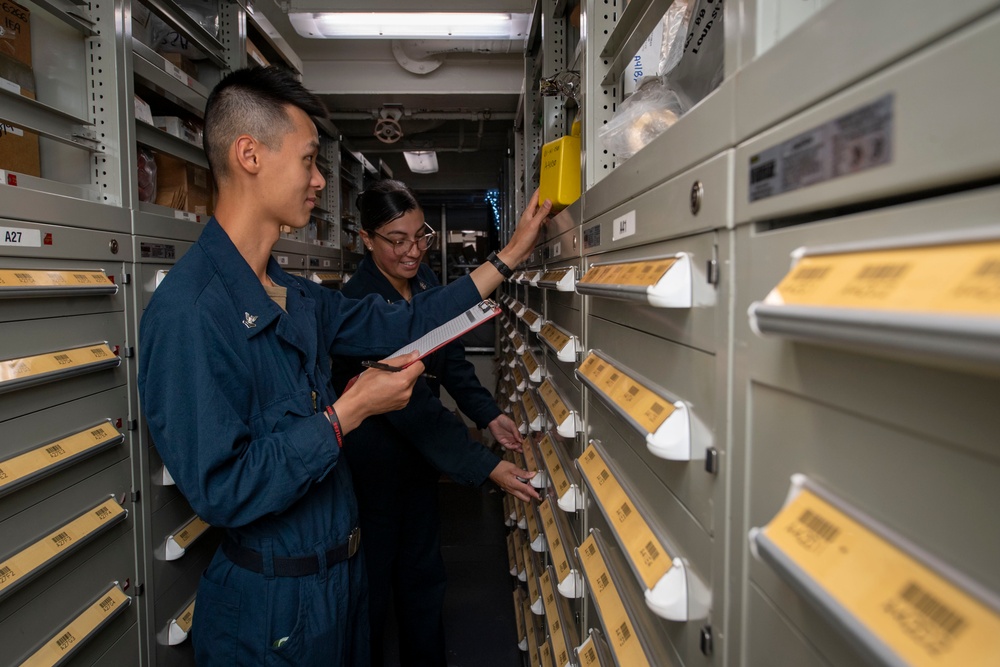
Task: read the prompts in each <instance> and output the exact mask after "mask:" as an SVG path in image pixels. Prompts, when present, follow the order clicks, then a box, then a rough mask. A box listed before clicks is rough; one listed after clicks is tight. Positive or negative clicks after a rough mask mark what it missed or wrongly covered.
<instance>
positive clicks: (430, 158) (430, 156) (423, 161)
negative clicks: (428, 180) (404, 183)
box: [403, 151, 438, 174]
mask: <svg viewBox="0 0 1000 667" xmlns="http://www.w3.org/2000/svg"><path fill="white" fill-rule="evenodd" d="M403 157H405V158H406V166H407V167H409V168H410V171H412V172H413V173H414V174H433V173H435V172H437V170H438V156H437V153H435V152H434V151H403Z"/></svg>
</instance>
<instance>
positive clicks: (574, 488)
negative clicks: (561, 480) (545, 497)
mask: <svg viewBox="0 0 1000 667" xmlns="http://www.w3.org/2000/svg"><path fill="white" fill-rule="evenodd" d="M546 435H548V438H549V442H550V443H551V444H552V455H554V456H555V459H556V460H555V461H552V460H550V457H549V456H545V452H544V449H543V448H542V446H541V441H539V447H538V450H539V453H540V454H541V455H542V456H541V459H542V465H543V466H545V472H546V474H547V475H548V477H549V480H553V479H554V477H555V476H554V475H553V473H552V469H553V467H554V466H555V464H557V463H558V464H559V468H560V470H561V471H562V473H563V474H564V475H565V476H566V480H567V482H568V483H569V488H568V489H567V490H566V491H565V492H564V493H563V494H562V495H561V496H559V495H557V496H556V505H558V507H559V509H561V510H562V511H563V512H566V513H573V512H580V511H582V510H583V509H584V505H583V494H582V493H581V489H580V480H579V479H578V478H577V474H576V468H575V467H574V466H572V465H568V464H567V462H568V459H567V457H566V454H565V453H564V452H563V451H562V446H561V445H560V444H559V442H557V441H556V440H555V439H554V438H553V437H552V436H551V434H546ZM543 438H544V436H543ZM553 492H554V493H556V494H558V490H557V489H555V488H553Z"/></svg>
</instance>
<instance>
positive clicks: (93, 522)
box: [0, 461, 135, 619]
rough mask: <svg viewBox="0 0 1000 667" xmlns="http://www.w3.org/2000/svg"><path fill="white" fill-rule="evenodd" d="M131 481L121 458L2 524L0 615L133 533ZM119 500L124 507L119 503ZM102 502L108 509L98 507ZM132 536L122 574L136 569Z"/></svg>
mask: <svg viewBox="0 0 1000 667" xmlns="http://www.w3.org/2000/svg"><path fill="white" fill-rule="evenodd" d="M130 480H131V469H130V466H129V463H128V461H122V462H120V463H118V464H116V465H114V466H112V467H110V468H107V469H105V470H103V471H101V472H99V473H97V474H95V475H93V476H91V477H88V478H87V479H85V480H83V481H81V482H79V483H77V484H74V485H73V486H70V487H67V488H66V489H64V490H62V491H60V492H59V493H56V494H55V495H53V496H50V497H49V498H47V499H46V500H44V501H42V502H39V503H37V504H35V505H33V506H32V507H30V508H28V509H25V510H24V511H22V512H19V513H18V514H16V515H14V516H12V517H10V518H8V519H6V520H4V521H3V523H2V524H0V532H2V533H3V535H4V545H3V552H2V554H0V561H2V562H3V565H0V569H2V568H9V571H7V572H6V577H5V581H4V582H2V583H0V586H2V587H3V588H2V589H0V619H2V618H6V617H7V616H8V615H9V614H11V613H13V612H14V611H15V610H17V609H18V608H20V607H21V606H22V605H23V604H25V602H26V601H27V600H30V599H32V598H34V597H36V596H38V595H39V594H40V592H41V591H44V590H46V589H47V588H49V587H50V586H53V585H56V583H57V582H58V581H59V580H60V579H62V578H63V577H64V576H66V575H67V573H69V572H71V571H73V570H75V569H76V568H78V567H80V566H81V564H82V563H84V562H85V561H87V560H89V559H90V558H91V557H92V556H93V555H94V554H95V553H97V552H98V551H101V550H102V549H104V547H106V546H107V545H108V544H110V543H111V542H115V541H120V539H121V536H122V535H125V534H128V535H131V527H132V523H133V518H132V517H131V516H130V515H129V511H131V503H129V502H128V500H127V498H128V496H127V494H128V490H129V489H130ZM112 496H116V499H112ZM123 498H125V503H126V504H125V505H121V504H120V503H118V502H117V501H120V500H122V499H123ZM105 503H107V507H106V508H105V507H102V505H104V504H105ZM119 508H120V509H119ZM131 539H132V538H131V537H129V538H128V540H127V541H128V543H129V546H128V547H127V557H128V562H129V563H130V565H129V568H128V570H126V574H125V575H124V576H131V575H130V574H128V573H132V572H134V570H135V564H134V557H135V548H134V545H133V544H132V542H131ZM117 576H122V575H120V574H113V575H112V574H109V580H110V579H111V578H113V577H117Z"/></svg>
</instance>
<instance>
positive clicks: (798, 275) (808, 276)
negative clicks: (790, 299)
mask: <svg viewBox="0 0 1000 667" xmlns="http://www.w3.org/2000/svg"><path fill="white" fill-rule="evenodd" d="M828 273H830V267H829V266H813V267H807V268H802V269H799V270H798V271H796V272H795V276H794V278H795V280H819V279H821V278H823V277H825V276H826V274H828Z"/></svg>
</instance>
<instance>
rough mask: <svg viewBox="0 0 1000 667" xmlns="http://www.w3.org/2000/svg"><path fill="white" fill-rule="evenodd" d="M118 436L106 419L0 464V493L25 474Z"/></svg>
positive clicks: (59, 461) (48, 466) (44, 467)
mask: <svg viewBox="0 0 1000 667" xmlns="http://www.w3.org/2000/svg"><path fill="white" fill-rule="evenodd" d="M121 435H122V434H121V433H120V432H119V431H118V429H116V428H115V427H114V426H112V425H111V421H110V420H108V421H106V422H104V423H102V424H99V425H98V426H94V427H91V428H88V429H86V430H84V431H80V432H79V433H74V434H73V435H70V436H67V437H65V438H62V439H61V440H57V441H55V442H50V443H48V444H45V445H42V446H41V447H37V448H35V449H32V450H30V451H27V452H25V453H24V454H19V455H17V456H14V457H11V458H9V459H7V460H6V461H0V490H3V488H4V486H5V485H7V484H12V483H14V482H16V481H18V480H20V479H23V478H24V477H27V476H28V475H33V474H35V473H37V472H39V471H41V470H45V469H46V468H50V467H52V466H54V465H56V464H59V463H62V462H63V461H65V460H67V459H70V458H73V457H74V456H79V455H80V454H84V453H85V452H87V451H88V450H90V449H94V448H95V447H99V446H100V445H102V444H104V443H105V442H108V441H109V440H113V439H115V438H119V437H121Z"/></svg>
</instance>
